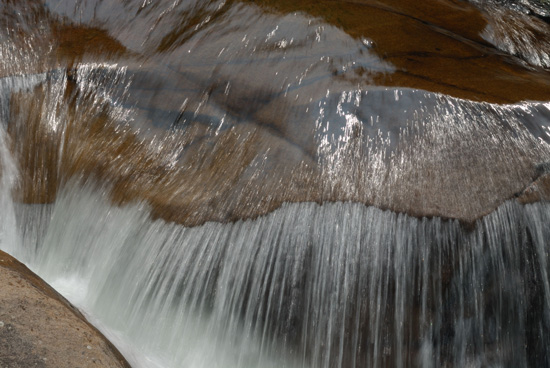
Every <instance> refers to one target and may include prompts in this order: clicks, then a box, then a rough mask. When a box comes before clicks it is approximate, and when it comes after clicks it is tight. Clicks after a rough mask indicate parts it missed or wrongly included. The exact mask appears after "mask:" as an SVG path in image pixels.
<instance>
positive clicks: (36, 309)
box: [0, 251, 130, 368]
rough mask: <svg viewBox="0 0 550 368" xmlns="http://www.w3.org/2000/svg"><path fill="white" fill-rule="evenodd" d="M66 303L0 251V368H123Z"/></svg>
mask: <svg viewBox="0 0 550 368" xmlns="http://www.w3.org/2000/svg"><path fill="white" fill-rule="evenodd" d="M129 366H130V365H129V364H128V363H127V362H126V360H125V359H124V358H123V357H122V355H121V354H120V353H119V352H118V351H117V349H116V348H115V347H114V346H113V345H112V344H111V343H110V342H109V341H108V340H107V339H106V338H105V337H104V336H103V335H102V334H101V333H100V332H99V331H98V330H97V329H95V328H94V327H93V326H91V325H90V324H89V323H88V322H87V321H86V319H85V318H84V317H83V316H82V314H80V312H78V310H76V309H75V307H73V306H72V305H71V304H70V303H69V302H67V301H66V300H65V299H64V298H63V297H62V296H60V295H59V294H58V293H57V292H56V291H55V290H53V289H52V288H51V287H50V286H49V285H47V284H46V283H45V282H44V281H43V280H42V279H40V278H39V277H38V276H36V275H35V274H34V273H33V272H31V271H30V270H29V269H28V268H27V267H25V266H24V265H23V264H22V263H20V262H19V261H17V260H16V259H14V258H13V257H11V256H10V255H8V254H6V253H4V252H2V251H0V367H9V368H29V367H43V368H46V367H52V368H63V367H67V368H69V367H70V368H75V367H80V368H84V367H129Z"/></svg>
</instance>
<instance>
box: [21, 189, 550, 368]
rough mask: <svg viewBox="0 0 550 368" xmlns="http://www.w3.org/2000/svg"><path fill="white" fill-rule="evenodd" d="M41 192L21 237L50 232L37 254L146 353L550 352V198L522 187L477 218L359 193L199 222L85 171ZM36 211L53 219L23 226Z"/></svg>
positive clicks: (476, 356)
mask: <svg viewBox="0 0 550 368" xmlns="http://www.w3.org/2000/svg"><path fill="white" fill-rule="evenodd" d="M41 206H42V205H24V206H21V207H20V208H18V211H17V213H18V219H19V220H21V219H24V221H21V222H18V230H19V233H20V234H24V235H20V236H23V237H24V239H20V243H22V244H27V246H29V245H30V244H31V243H32V242H35V241H36V242H37V243H38V244H33V249H36V254H33V255H30V256H29V257H28V258H27V259H25V258H24V260H25V261H27V262H28V264H29V265H30V266H31V267H32V268H33V269H34V270H35V271H36V272H37V273H39V274H40V275H42V277H44V279H45V280H47V281H48V282H49V283H51V284H52V285H53V286H54V287H56V288H57V289H58V290H60V291H62V292H63V293H65V295H67V296H68V297H69V298H70V299H71V300H72V301H73V302H74V303H76V304H77V305H78V306H80V307H81V308H83V309H84V310H85V311H86V313H87V314H89V315H90V316H91V318H92V321H97V322H99V325H100V326H103V327H104V328H105V331H106V332H107V335H108V336H110V337H112V338H113V340H114V341H115V342H119V343H120V346H121V347H122V351H123V352H124V353H126V355H127V357H128V358H129V359H130V362H131V363H132V364H135V366H143V367H149V366H151V367H155V366H163V367H217V366H219V367H243V366H247V367H248V366H250V367H281V366H289V367H294V366H296V367H353V366H372V367H377V366H380V365H385V364H390V365H392V366H411V365H412V366H417V365H418V366H423V367H427V366H433V367H437V366H445V365H451V366H518V367H519V366H524V367H526V366H544V365H547V364H548V362H549V356H548V351H547V346H548V343H549V341H550V336H549V333H550V314H549V312H550V304H549V303H550V289H549V278H548V272H550V268H549V266H548V262H549V259H548V251H547V246H546V242H547V239H548V237H549V236H550V230H549V229H548V227H547V226H546V224H547V223H548V221H549V220H550V207H549V206H548V205H547V204H540V203H539V204H532V205H526V206H522V205H518V204H516V203H513V202H508V203H506V204H504V205H503V206H501V207H500V208H499V209H497V210H496V211H495V212H494V213H492V214H490V215H488V216H486V217H485V218H483V219H482V220H480V221H479V222H478V223H477V224H476V225H477V226H476V228H475V230H469V229H464V228H463V227H462V226H461V225H460V224H459V223H458V222H457V221H445V220H441V219H438V218H433V219H426V218H424V219H417V218H413V217H409V216H407V215H399V214H395V213H393V212H390V211H382V210H379V209H376V208H374V207H366V206H364V205H362V204H354V203H327V204H324V205H318V204H314V203H300V204H286V205H284V206H283V207H281V208H280V209H278V210H276V211H274V212H273V213H271V214H269V215H267V216H264V217H261V218H258V219H256V220H248V221H238V222H236V223H231V224H220V223H206V224H204V225H202V226H199V227H192V228H188V227H183V226H180V225H175V224H170V223H166V222H164V221H162V220H152V219H151V217H150V212H149V210H148V208H147V206H144V205H142V204H133V205H128V206H125V207H113V206H112V205H111V204H110V203H109V201H108V199H107V198H106V197H105V194H104V193H102V192H101V191H98V190H97V189H93V188H83V187H79V186H74V187H68V188H66V189H65V190H64V191H63V193H62V194H61V195H60V197H59V198H58V199H57V200H56V202H55V204H53V205H48V206H47V207H46V208H40V207H41ZM44 211H46V212H47V213H48V215H47V216H43V214H42V212H44ZM37 213H41V214H42V215H41V216H37ZM33 218H39V219H40V221H44V219H45V218H47V225H46V230H45V231H43V234H40V235H37V234H36V230H35V232H34V233H33V232H32V231H26V232H23V231H21V230H22V228H23V227H26V228H27V229H29V221H32V220H30V219H33ZM41 226H43V225H41ZM41 226H39V225H36V226H33V229H41ZM38 231H40V230H38ZM30 239H32V241H30ZM129 346H131V347H132V348H131V350H130V348H129Z"/></svg>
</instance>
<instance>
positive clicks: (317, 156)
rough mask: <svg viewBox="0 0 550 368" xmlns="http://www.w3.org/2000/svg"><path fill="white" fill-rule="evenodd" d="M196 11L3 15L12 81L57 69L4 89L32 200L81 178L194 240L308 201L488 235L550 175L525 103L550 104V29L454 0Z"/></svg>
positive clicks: (536, 120) (62, 10)
mask: <svg viewBox="0 0 550 368" xmlns="http://www.w3.org/2000/svg"><path fill="white" fill-rule="evenodd" d="M21 4H26V5H25V6H26V11H21V9H22V8H21V7H25V6H23V5H21ZM178 4H179V5H178V6H171V3H170V2H168V1H166V2H165V1H159V2H154V3H153V2H151V3H149V2H144V3H143V5H142V6H138V5H131V4H127V3H126V2H116V1H115V2H112V3H109V4H107V3H105V2H101V1H90V2H87V6H86V7H82V8H81V7H79V8H78V9H77V8H74V7H72V6H71V5H64V6H61V5H60V6H58V7H55V8H48V7H44V6H42V4H41V3H40V2H38V1H34V0H27V1H25V2H23V3H20V2H18V3H17V4H11V3H10V4H6V5H5V6H4V8H3V13H2V14H3V17H2V18H1V19H0V20H1V22H0V25H2V26H4V27H5V28H7V29H12V28H18V29H19V30H20V32H12V33H10V34H9V35H8V36H6V38H7V43H6V45H8V46H9V47H8V46H6V47H5V53H6V55H9V58H6V62H2V63H0V64H2V65H0V75H11V76H13V75H14V74H22V73H31V72H32V71H33V70H34V72H35V73H36V72H43V71H45V70H48V71H49V72H48V73H47V75H46V76H45V77H44V80H43V81H42V82H41V83H40V84H35V85H34V86H33V87H32V88H30V87H29V88H19V90H17V91H15V89H13V88H12V89H11V90H9V88H6V91H5V93H6V96H5V97H4V100H3V109H4V113H3V114H4V115H5V119H6V121H7V124H6V125H7V129H6V130H7V133H8V135H9V136H10V138H11V139H10V142H11V147H10V148H11V151H12V152H13V154H14V156H15V159H16V161H17V162H18V164H19V168H20V175H21V178H20V181H19V182H18V187H17V191H16V192H17V193H16V195H17V200H18V201H20V202H24V203H49V202H52V201H54V200H55V198H56V195H57V193H58V191H59V190H60V189H61V188H63V186H64V185H66V184H67V183H68V182H70V181H73V180H80V181H83V182H86V183H89V182H94V181H95V182H97V183H99V185H100V186H104V187H105V188H106V189H108V190H110V191H111V192H112V198H113V201H114V202H116V203H128V202H132V201H136V200H137V201H140V200H141V201H146V202H148V203H149V204H151V206H152V207H153V211H154V213H155V215H156V216H157V217H161V218H163V219H166V220H169V221H175V222H179V223H182V224H185V225H189V226H194V225H198V224H201V223H204V222H205V221H220V222H227V221H235V220H238V219H242V218H252V217H256V216H258V215H262V214H266V213H269V212H270V211H272V210H273V209H275V208H278V207H279V206H281V204H282V203H284V202H304V201H311V202H327V201H354V202H361V203H364V204H366V205H373V206H377V207H379V208H383V209H390V210H393V211H396V212H403V213H407V214H411V215H414V216H428V217H429V216H440V217H445V218H453V219H459V220H461V221H464V222H470V223H472V222H474V221H475V220H476V219H478V218H480V217H481V216H483V215H486V214H487V213H489V212H491V211H493V210H494V209H495V208H497V207H498V206H499V205H500V204H502V203H503V202H504V201H505V200H508V199H510V198H513V197H514V194H515V193H518V192H520V191H521V190H522V189H523V188H525V187H526V186H527V185H529V183H531V182H532V181H533V179H534V177H533V172H534V168H535V167H536V165H538V164H539V163H541V162H546V161H548V160H550V149H549V146H548V144H549V142H550V135H549V134H548V133H547V129H546V128H545V127H544V126H543V125H544V123H541V122H544V121H546V120H547V118H548V116H549V115H550V112H549V106H548V104H544V103H530V102H529V103H527V102H520V101H524V100H531V101H548V100H550V73H548V70H547V69H545V66H547V64H546V62H545V60H547V55H548V42H547V40H546V38H545V37H544V35H545V34H547V33H548V25H547V24H546V23H544V22H543V21H542V20H540V19H539V18H533V19H531V18H530V16H529V15H518V16H516V15H514V14H510V13H509V12H491V11H490V8H487V7H485V8H483V9H489V10H485V11H483V10H480V9H479V8H477V7H475V6H474V5H472V4H470V3H467V2H456V1H447V0H432V1H424V2H421V3H418V4H416V3H415V4H412V3H411V2H410V1H404V0H403V1H402V0H399V1H389V0H355V1H338V2H335V1H328V0H323V1H309V0H307V1H301V2H299V3H297V2H295V1H287V0H277V1H274V0H262V1H253V2H252V1H216V0H212V1H208V2H197V3H194V2H192V1H191V2H189V3H186V4H183V3H181V4H180V3H179V2H178ZM190 4H192V5H193V6H191V5H190ZM27 10H28V11H27ZM21 24H25V25H26V26H27V27H26V28H25V27H21V26H20V25H21ZM99 25H101V26H99ZM97 27H100V28H97ZM35 29H39V30H40V32H38V33H37V32H34V30H35ZM522 32H524V33H522ZM523 35H528V36H529V37H528V38H529V39H528V40H527V41H529V42H526V41H525V40H523V39H522V37H521V36H523ZM79 40H86V42H85V43H84V44H82V43H80V42H79ZM525 45H527V46H526V47H520V46H525ZM529 63H530V64H529ZM18 68H19V69H18ZM9 79H10V78H7V79H6V80H9ZM10 83H11V82H6V83H5V84H6V85H9V84H10ZM487 102H490V103H491V104H489V103H487ZM518 102H519V103H518ZM514 103H517V104H514ZM497 104H507V105H497Z"/></svg>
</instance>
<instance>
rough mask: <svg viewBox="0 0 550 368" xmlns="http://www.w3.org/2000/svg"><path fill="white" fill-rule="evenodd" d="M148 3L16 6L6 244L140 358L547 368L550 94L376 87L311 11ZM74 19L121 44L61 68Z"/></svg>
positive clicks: (1, 51)
mask: <svg viewBox="0 0 550 368" xmlns="http://www.w3.org/2000/svg"><path fill="white" fill-rule="evenodd" d="M140 3H142V4H137V3H136V4H137V5H136V4H133V5H132V4H130V3H128V2H122V1H121V2H115V1H113V2H110V3H109V2H102V1H81V2H75V4H76V5H75V4H72V3H70V2H61V1H54V0H48V1H43V2H40V1H30V0H29V1H26V2H25V6H22V5H21V6H22V8H18V6H19V5H15V4H11V3H9V4H8V3H6V4H4V5H1V6H0V9H2V10H3V11H4V13H3V14H2V17H3V18H2V22H3V23H5V25H7V28H6V29H7V31H6V32H5V33H2V34H1V39H2V42H3V43H2V45H0V63H1V68H0V175H1V176H0V207H1V209H0V249H2V250H4V251H7V252H9V253H10V254H12V255H14V256H15V257H17V258H18V259H20V260H21V261H22V262H24V263H25V264H27V265H28V266H29V267H30V268H31V269H32V270H33V271H35V272H36V273H37V274H38V275H40V276H41V277H42V278H44V279H45V280H46V281H47V282H48V283H49V284H51V285H52V286H53V287H54V288H55V289H56V290H58V291H59V292H61V293H62V294H63V295H65V296H66V297H67V298H68V299H69V300H70V301H71V302H72V303H74V304H75V305H76V306H78V307H79V308H80V309H82V311H83V312H84V314H85V315H86V316H87V317H88V318H89V319H90V321H92V322H93V323H94V324H96V325H97V326H98V327H99V328H100V329H101V330H102V331H103V332H104V333H105V334H106V336H107V337H109V338H110V339H111V340H112V341H113V342H114V343H115V345H116V346H117V347H118V348H119V349H120V350H121V352H122V353H123V354H124V355H125V357H126V358H127V359H128V361H129V362H130V363H131V364H132V366H135V367H155V368H156V367H185V368H187V367H189V368H191V367H192V368H201V367H204V368H206V367H209V368H210V367H221V368H230V367H242V368H244V367H258V368H263V367H274V368H275V367H277V368H278V367H303V368H305V367H311V368H317V367H323V368H348V367H417V366H418V367H544V366H550V348H549V346H550V277H549V273H550V264H549V262H550V259H549V257H550V256H549V252H548V242H549V241H550V227H549V226H548V224H549V223H550V205H549V204H548V203H547V202H544V201H539V202H535V203H531V204H520V202H519V201H518V200H516V197H518V196H521V192H522V191H524V190H525V188H527V187H529V186H530V185H532V182H533V181H534V180H536V179H537V178H538V176H540V175H541V174H542V175H545V174H547V173H546V172H545V168H546V167H547V166H548V165H547V164H546V165H545V163H547V162H550V146H549V144H550V131H549V129H550V103H549V102H547V101H542V102H538V101H522V102H517V103H508V104H496V103H487V102H476V101H473V100H468V99H463V98H458V97H452V96H450V95H446V94H442V93H434V92H427V91H424V90H420V89H415V88H408V87H391V86H382V85H378V82H377V81H379V77H380V76H381V75H392V73H397V71H398V69H399V68H398V66H396V65H394V64H392V63H391V62H389V61H388V60H386V58H385V57H384V56H383V55H379V54H378V53H377V51H376V46H375V43H374V42H373V41H372V40H371V39H369V38H366V37H352V36H350V35H349V34H348V33H346V32H345V31H344V28H343V27H339V26H336V25H334V24H333V23H329V22H325V21H324V20H323V19H321V18H319V17H313V16H310V15H308V14H307V13H305V12H291V13H285V12H282V13H278V12H277V11H272V10H270V11H267V10H265V9H263V8H260V7H259V6H256V5H253V4H249V3H248V2H225V1H209V2H204V3H201V4H202V5H201V4H199V3H198V2H194V1H173V2H158V3H155V4H152V2H151V1H143V2H140ZM159 4H160V5H159ZM537 4H538V3H537ZM138 5H139V6H138ZM23 8H24V9H25V11H26V12H21V10H22V9H23ZM507 16H508V15H507ZM10 17H14V19H16V21H14V20H13V19H11V18H10ZM522 19H523V18H522ZM14 22H15V23H17V22H19V23H18V24H19V26H17V27H19V28H17V29H18V30H19V32H13V30H14V29H15V28H13V29H12V28H9V27H11V26H13V24H14ZM31 25H34V26H31ZM496 25H498V27H506V22H497V23H493V28H490V27H489V28H486V29H485V30H484V32H485V33H483V34H482V35H480V38H481V37H485V38H487V39H488V40H489V41H490V42H495V43H498V42H504V43H506V42H508V46H510V42H512V41H510V39H509V38H506V37H514V32H515V31H517V29H516V28H514V29H513V30H514V32H509V33H502V32H504V31H502V29H500V28H497V27H496ZM515 26H517V24H516V25H515ZM515 26H514V27H515ZM63 27H72V28H70V32H68V33H63V32H64V31H63V29H64V28H63ZM79 27H88V28H86V32H88V33H84V34H86V35H88V34H89V35H91V36H90V38H89V39H88V41H89V43H90V44H93V43H94V42H98V43H102V45H101V46H102V47H104V48H106V49H109V51H108V52H106V53H105V54H101V52H102V51H97V50H96V51H97V52H98V54H95V53H94V52H84V54H83V55H77V57H75V59H72V61H71V62H70V63H69V62H66V61H63V62H60V61H59V60H60V59H62V57H63V55H64V53H65V52H66V51H64V50H65V49H64V47H66V44H67V43H68V44H69V45H70V46H71V47H73V48H72V49H71V50H72V51H74V49H77V48H78V47H77V46H75V45H74V44H71V41H70V38H71V37H72V36H71V33H75V34H76V33H78V32H81V28H79ZM541 27H542V26H541ZM143 30H147V31H146V32H145V31H143ZM103 31H105V32H104V33H102V32H103ZM500 31H502V32H501V33H502V34H506V37H501V38H499V37H497V36H498V35H499V34H501V33H498V32H500ZM491 32H493V33H491ZM495 32H496V33H495ZM21 35H23V36H21ZM115 35H116V36H115ZM495 35H497V36H495ZM54 36H55V37H54ZM113 40H114V41H113ZM115 41H116V42H115ZM468 42H469V41H468ZM514 42H519V41H518V39H515V41H514ZM539 44H540V45H542V46H541V47H543V48H542V49H537V50H533V55H534V56H533V57H531V58H529V57H528V56H529V55H527V54H526V53H529V47H527V48H526V49H522V50H521V55H519V56H518V61H517V65H515V67H517V68H524V67H525V68H528V70H531V71H532V73H535V71H538V72H540V73H543V72H544V70H543V69H540V68H542V67H544V66H547V65H546V64H545V63H547V61H548V53H547V49H545V47H547V46H546V45H547V43H545V42H542V43H539ZM60 45H61V46H60ZM505 46H506V45H502V44H497V45H496V46H495V47H497V48H499V49H501V50H508V49H510V48H512V46H513V45H512V46H510V47H505ZM479 47H481V46H479ZM483 47H487V46H485V45H484V46H483ZM530 47H531V48H536V47H538V46H537V45H536V44H532V45H531V46H530ZM120 49H124V51H120ZM56 50H57V51H56ZM98 50H101V48H98ZM117 50H118V51H117ZM153 50H154V51H153ZM495 52H500V51H495ZM60 55H61V56H60ZM525 55H527V56H525ZM54 56H55V57H54ZM65 56H66V55H65ZM73 56H74V55H73ZM69 59H70V58H69ZM520 59H521V60H527V61H528V62H530V63H531V64H533V65H530V66H526V65H524V61H520ZM514 60H515V59H514ZM537 63H538V65H537ZM529 68H530V69H529ZM533 68H539V69H533ZM533 70H535V71H533ZM395 75H397V74H395ZM541 75H542V74H541ZM396 78H397V77H396ZM510 78H511V77H510ZM537 168H538V169H537ZM537 170H538V171H537Z"/></svg>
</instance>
